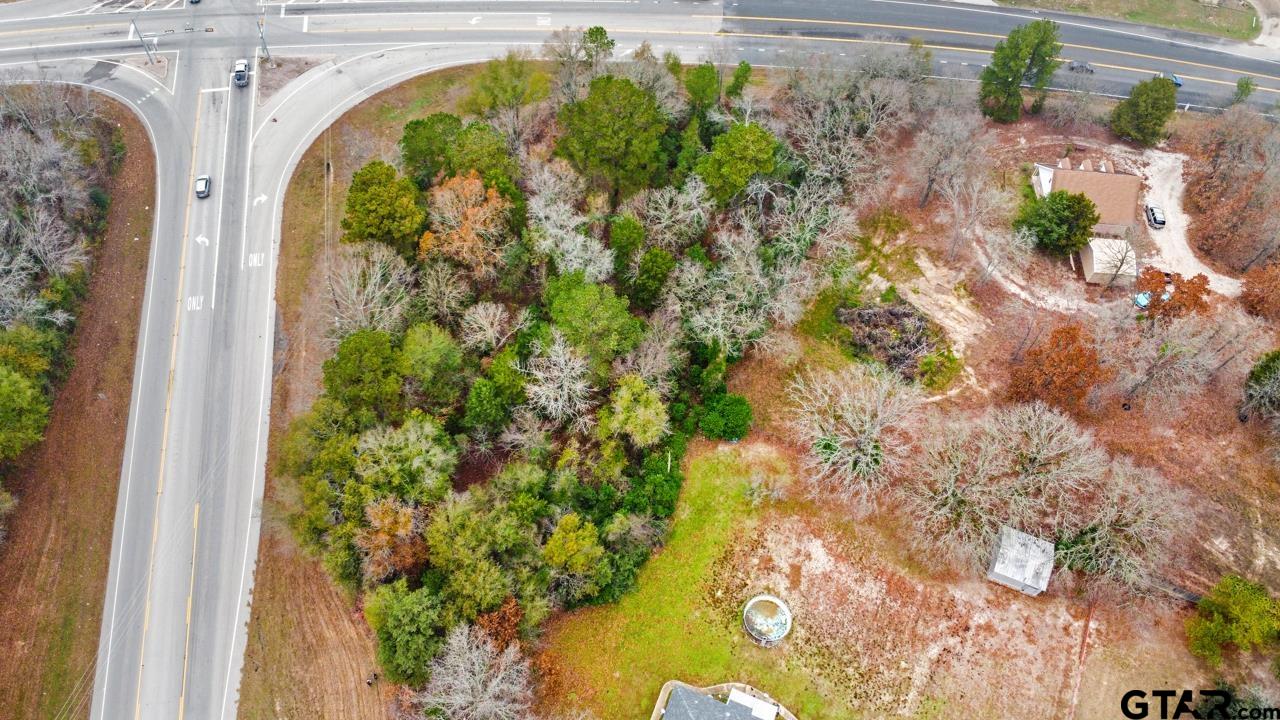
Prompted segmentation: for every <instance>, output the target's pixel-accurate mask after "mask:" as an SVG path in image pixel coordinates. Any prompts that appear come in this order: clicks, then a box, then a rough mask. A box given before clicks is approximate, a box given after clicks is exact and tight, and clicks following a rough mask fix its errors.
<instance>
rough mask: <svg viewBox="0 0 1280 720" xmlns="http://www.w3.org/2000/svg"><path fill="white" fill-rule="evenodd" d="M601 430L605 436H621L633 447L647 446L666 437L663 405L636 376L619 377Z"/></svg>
mask: <svg viewBox="0 0 1280 720" xmlns="http://www.w3.org/2000/svg"><path fill="white" fill-rule="evenodd" d="M601 428H602V429H603V430H604V431H605V432H606V433H616V434H621V435H625V436H626V437H627V439H628V440H630V441H631V444H632V445H634V446H635V447H638V448H647V447H651V446H653V445H654V444H655V443H657V442H658V441H659V440H661V439H662V436H663V435H666V434H667V406H666V405H665V404H663V402H662V396H660V395H658V392H657V391H656V390H654V389H653V388H651V387H649V386H648V385H646V384H645V382H644V380H643V379H641V378H640V376H639V375H623V376H622V378H621V379H619V380H618V386H617V388H615V389H614V391H613V397H612V398H611V400H610V404H609V408H608V412H607V414H606V415H605V418H604V419H603V420H602V421H601Z"/></svg>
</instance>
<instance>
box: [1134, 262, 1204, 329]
mask: <svg viewBox="0 0 1280 720" xmlns="http://www.w3.org/2000/svg"><path fill="white" fill-rule="evenodd" d="M1135 287H1136V288H1137V290H1138V292H1140V293H1147V295H1148V297H1149V300H1148V303H1147V308H1146V313H1147V317H1149V318H1152V319H1153V320H1172V319H1174V318H1180V317H1182V316H1184V315H1190V314H1191V313H1193V312H1205V311H1206V310H1208V309H1209V297H1208V295H1209V278H1207V277H1205V275H1204V274H1203V273H1201V274H1199V275H1196V276H1195V277H1192V278H1184V277H1182V276H1181V275H1179V274H1178V273H1171V274H1170V275H1169V277H1168V278H1166V277H1165V274H1164V272H1162V271H1160V270H1158V269H1156V268H1154V267H1152V266H1150V265H1148V266H1146V267H1144V268H1142V272H1140V273H1138V282H1137V284H1136V285H1135Z"/></svg>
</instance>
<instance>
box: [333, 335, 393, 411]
mask: <svg viewBox="0 0 1280 720" xmlns="http://www.w3.org/2000/svg"><path fill="white" fill-rule="evenodd" d="M401 380H402V376H401V374H400V358H399V356H398V355H397V353H396V351H395V348H393V347H392V346H391V336H390V335H388V334H387V333H384V332H381V331H379V330H357V331H356V332H353V333H351V334H350V335H348V336H346V337H345V338H343V339H342V342H341V343H340V344H339V345H338V351H337V352H336V353H334V355H333V357H331V358H329V359H328V360H326V361H325V362H324V391H325V394H326V395H328V396H329V397H330V398H333V399H334V400H336V401H338V402H339V403H341V404H342V405H343V406H345V407H346V408H347V409H348V412H349V413H350V414H351V416H352V418H353V419H354V424H355V425H356V426H357V427H359V428H367V427H371V426H373V425H375V424H376V423H378V422H392V421H394V420H396V419H397V418H399V416H400V383H401Z"/></svg>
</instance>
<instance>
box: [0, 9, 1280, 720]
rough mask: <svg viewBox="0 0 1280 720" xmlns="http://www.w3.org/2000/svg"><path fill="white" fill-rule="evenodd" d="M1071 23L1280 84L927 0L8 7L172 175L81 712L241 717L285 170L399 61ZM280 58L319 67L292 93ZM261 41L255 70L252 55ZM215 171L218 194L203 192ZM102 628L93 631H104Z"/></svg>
mask: <svg viewBox="0 0 1280 720" xmlns="http://www.w3.org/2000/svg"><path fill="white" fill-rule="evenodd" d="M1039 17H1050V18H1052V19H1055V20H1057V21H1058V22H1059V23H1060V24H1061V25H1062V38H1063V41H1064V43H1065V45H1066V46H1065V48H1064V50H1063V55H1064V57H1067V58H1070V59H1075V60H1081V61H1087V62H1089V63H1091V64H1092V65H1093V66H1094V67H1095V68H1096V78H1095V79H1096V82H1097V83H1098V86H1099V89H1100V90H1101V91H1104V92H1110V93H1115V94H1123V93H1124V92H1126V90H1127V88H1128V87H1129V86H1131V85H1132V84H1134V83H1135V82H1138V81H1140V80H1143V79H1145V78H1147V77H1150V76H1151V75H1152V74H1153V73H1156V72H1173V73H1177V74H1178V75H1179V76H1181V77H1182V78H1183V80H1184V83H1185V84H1184V86H1183V87H1182V88H1181V89H1180V91H1179V99H1180V102H1182V103H1186V104H1189V105H1193V106H1212V105H1217V104H1222V102H1223V101H1224V99H1225V98H1227V97H1229V96H1230V94H1231V91H1232V90H1233V89H1234V86H1235V82H1236V79H1237V78H1239V77H1241V76H1245V75H1247V76H1250V77H1252V78H1254V79H1255V81H1256V82H1257V86H1258V90H1257V92H1256V93H1255V101H1256V102H1258V103H1259V104H1261V105H1266V106H1268V107H1269V106H1271V105H1272V104H1273V103H1274V102H1275V101H1276V100H1280V62H1278V60H1277V58H1276V57H1274V55H1273V54H1269V53H1268V52H1267V51H1264V50H1262V49H1260V48H1257V47H1253V46H1249V45H1245V44H1239V43H1230V42H1227V41H1222V40H1217V39H1213V38H1207V37H1202V36H1196V35H1190V34H1187V33H1179V32H1173V31H1167V30H1160V29H1154V28H1145V27H1141V26H1136V25H1131V24H1126V23H1121V22H1114V21H1101V20H1092V19H1085V18H1080V17H1077V16H1069V15H1053V14H1050V13H1033V12H1029V11H1023V10H1009V9H1000V8H992V7H981V6H973V5H962V4H956V3H947V2H923V1H914V0H913V1H907V0H844V1H843V2H817V1H802V0H769V1H767V0H740V1H739V2H732V0H729V1H727V2H723V3H722V2H689V0H684V1H683V2H675V1H674V0H610V1H607V2H606V1H601V2H592V1H590V0H581V1H574V0H564V1H543V0H491V1H489V2H466V1H464V0H448V1H437V2H422V1H420V0H368V1H363V0H351V1H342V2H339V1H337V0H331V1H330V2H319V1H312V2H307V1H304V0H287V1H278V2H275V1H273V2H257V1H256V0H203V2H200V3H198V4H192V3H190V2H189V0H25V1H20V2H15V3H11V4H4V5H0V81H3V82H30V81H45V82H66V83H75V84H80V85H86V86H90V87H93V88H95V89H97V90H100V91H101V92H104V93H107V94H109V95H111V96H113V97H115V98H116V99H118V100H120V101H121V102H123V103H125V104H126V105H128V106H129V107H130V108H132V109H133V111H134V112H135V113H137V114H138V115H139V116H140V117H141V118H142V120H143V122H144V124H145V125H146V127H147V129H148V132H149V133H150V136H151V140H152V142H153V143H154V145H155V149H156V176H157V197H156V199H155V206H154V209H155V225H154V228H153V235H152V244H151V255H150V267H149V271H148V277H147V286H146V295H145V298H144V301H143V309H142V316H141V329H140V332H139V347H138V353H137V360H136V366H135V371H134V380H133V395H132V398H131V408H130V419H129V427H128V434H127V439H126V447H125V453H124V462H123V466H122V467H121V477H120V486H119V493H118V498H117V503H116V509H115V513H116V519H115V529H114V537H113V540H112V550H111V561H110V568H109V574H108V579H107V590H106V596H105V597H104V599H103V603H104V604H103V608H104V612H103V619H102V625H101V629H100V640H99V651H98V657H97V661H96V662H95V663H94V665H93V666H92V667H87V668H84V669H83V674H82V676H81V677H80V681H79V683H78V685H77V688H76V691H75V693H73V695H72V696H71V697H68V698H66V699H65V702H64V708H65V710H66V714H67V715H82V714H83V712H84V709H85V708H86V707H87V708H88V709H89V712H90V715H91V717H93V718H102V719H103V720H118V719H122V718H124V719H128V718H148V719H151V718H157V719H158V718H164V719H166V720H170V719H172V718H187V717H189V718H199V719H201V720H203V719H206V718H218V719H227V718H233V717H235V715H236V711H237V696H238V689H239V681H240V670H241V663H242V656H243V651H244V646H245V641H246V625H247V622H248V617H249V611H250V604H251V599H252V588H253V576H254V562H255V558H256V556H257V546H258V532H259V524H260V515H261V501H262V488H263V480H264V466H265V457H266V440H267V427H268V415H269V400H270V381H271V375H272V366H273V346H274V340H275V308H274V304H273V297H274V283H275V258H276V250H277V248H278V245H279V239H280V218H281V212H282V206H283V199H284V193H285V189H286V184H287V182H288V179H289V177H290V175H291V173H292V170H293V168H294V166H295V165H296V163H297V162H298V160H299V158H300V157H301V155H302V153H303V151H304V150H305V149H306V147H307V146H308V145H309V144H310V143H311V141H312V140H314V139H315V138H316V137H318V136H319V135H320V133H322V132H323V130H324V129H325V128H326V127H327V126H328V125H329V124H330V123H331V122H332V121H333V120H335V119H336V118H337V117H338V116H339V115H340V114H341V113H342V112H343V111H345V110H346V109H348V108H350V107H352V106H354V105H355V104H357V103H358V102H360V101H361V100H363V99H365V98H367V97H369V96H370V95H372V94H374V93H375V92H377V91H379V90H381V89H383V88H385V87H388V86H390V85H392V84H395V83H396V82H399V81H400V80H403V79H405V78H408V77H411V76H413V75H415V74H418V73H422V72H426V71H429V70H432V69H436V68H441V67H446V66H450V65H457V64H462V63H470V62H476V61H479V60H483V59H485V58H488V57H491V56H494V55H495V54H500V53H501V52H503V51H504V50H505V49H506V48H508V47H517V46H523V47H530V48H536V47H537V46H538V45H540V44H541V42H542V40H543V39H544V38H545V37H546V36H547V34H548V33H549V32H550V31H551V30H553V29H555V28H557V27H563V26H579V25H603V26H604V27H606V28H607V29H608V30H609V31H610V33H611V34H612V35H613V36H614V37H615V38H617V39H618V41H619V48H618V50H619V51H620V52H625V51H629V50H630V49H632V48H634V46H635V45H636V44H637V43H639V42H640V41H641V40H649V41H650V42H651V43H653V45H654V46H655V47H656V48H657V49H658V50H659V51H663V50H675V51H676V52H678V53H679V54H681V56H682V57H684V58H685V59H686V60H689V61H694V60H697V59H699V58H700V57H702V56H703V55H706V54H708V53H710V52H711V51H712V50H713V49H714V50H715V51H716V52H717V53H720V55H719V56H720V57H733V58H735V59H736V58H737V57H741V58H745V59H747V60H749V61H751V62H752V63H754V64H757V65H767V66H785V65H788V64H793V63H797V62H804V61H805V58H807V57H809V56H811V55H812V54H815V53H821V54H828V55H833V56H852V55H856V54H858V53H860V52H865V49H866V47H867V46H868V45H869V44H874V43H890V44H903V43H906V42H908V41H909V40H911V39H919V40H920V41H922V42H923V43H925V44H926V46H928V47H929V48H930V49H931V50H932V52H933V57H934V61H935V64H936V71H937V73H938V74H939V75H940V76H953V77H958V78H962V79H968V80H972V79H973V78H974V77H976V75H977V73H978V72H979V71H980V69H981V67H982V65H983V64H984V63H985V62H986V61H987V58H988V57H989V51H990V49H991V47H992V46H993V45H994V44H995V42H996V41H998V40H999V39H1000V38H1001V37H1003V36H1004V35H1005V33H1007V32H1008V30H1009V29H1011V28H1012V27H1014V26H1016V25H1018V24H1021V23H1024V22H1027V21H1028V20H1031V19H1036V18H1039ZM268 53H270V55H271V58H273V59H275V58H280V57H287V56H305V57H309V58H312V59H315V60H316V62H315V64H314V66H313V67H312V68H311V69H310V70H308V71H307V72H305V73H303V74H301V75H300V76H298V77H296V78H292V79H290V80H289V81H288V82H287V83H286V84H284V85H283V86H282V87H280V88H279V89H276V90H274V91H272V92H267V91H265V90H263V88H262V86H261V84H260V80H261V78H262V74H261V73H262V72H263V68H265V67H266V66H267V65H269V64H270V63H271V62H272V60H269V59H268V55H267V54H268ZM240 58H246V59H248V60H249V62H250V67H251V73H250V78H249V82H248V84H247V86H245V87H238V86H237V85H236V84H235V83H234V82H232V78H231V68H232V63H233V62H234V61H235V60H237V59H240ZM200 175H208V176H210V178H211V181H212V187H211V192H210V196H209V197H208V198H196V197H195V196H194V194H193V191H192V183H193V180H194V178H195V177H197V176H200ZM86 631H91V630H88V629H86Z"/></svg>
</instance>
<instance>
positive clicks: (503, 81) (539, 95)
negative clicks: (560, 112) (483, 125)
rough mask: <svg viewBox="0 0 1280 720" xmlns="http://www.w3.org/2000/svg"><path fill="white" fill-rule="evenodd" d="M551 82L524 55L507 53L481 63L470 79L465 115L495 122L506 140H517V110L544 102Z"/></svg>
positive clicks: (523, 53)
mask: <svg viewBox="0 0 1280 720" xmlns="http://www.w3.org/2000/svg"><path fill="white" fill-rule="evenodd" d="M550 92H551V80H550V78H548V77H547V74H546V73H544V72H542V71H540V70H538V69H537V67H536V66H535V65H534V64H533V61H532V60H531V59H530V57H529V54H528V52H522V51H517V50H508V51H507V54H506V55H504V56H503V57H501V58H499V59H497V60H490V61H489V62H487V63H485V65H484V68H483V69H482V70H481V71H480V73H479V74H477V75H476V76H475V77H474V78H473V79H472V80H471V93H470V94H469V95H467V97H466V99H465V100H463V102H462V109H463V110H464V111H465V112H469V113H472V114H474V115H479V116H481V117H484V118H495V119H497V120H498V121H499V122H500V123H501V124H502V126H503V127H504V128H505V129H508V137H514V138H518V137H519V132H518V129H519V126H520V108H522V107H524V106H525V105H530V104H532V103H536V102H538V101H540V100H544V99H546V97H547V96H548V95H549V94H550Z"/></svg>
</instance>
